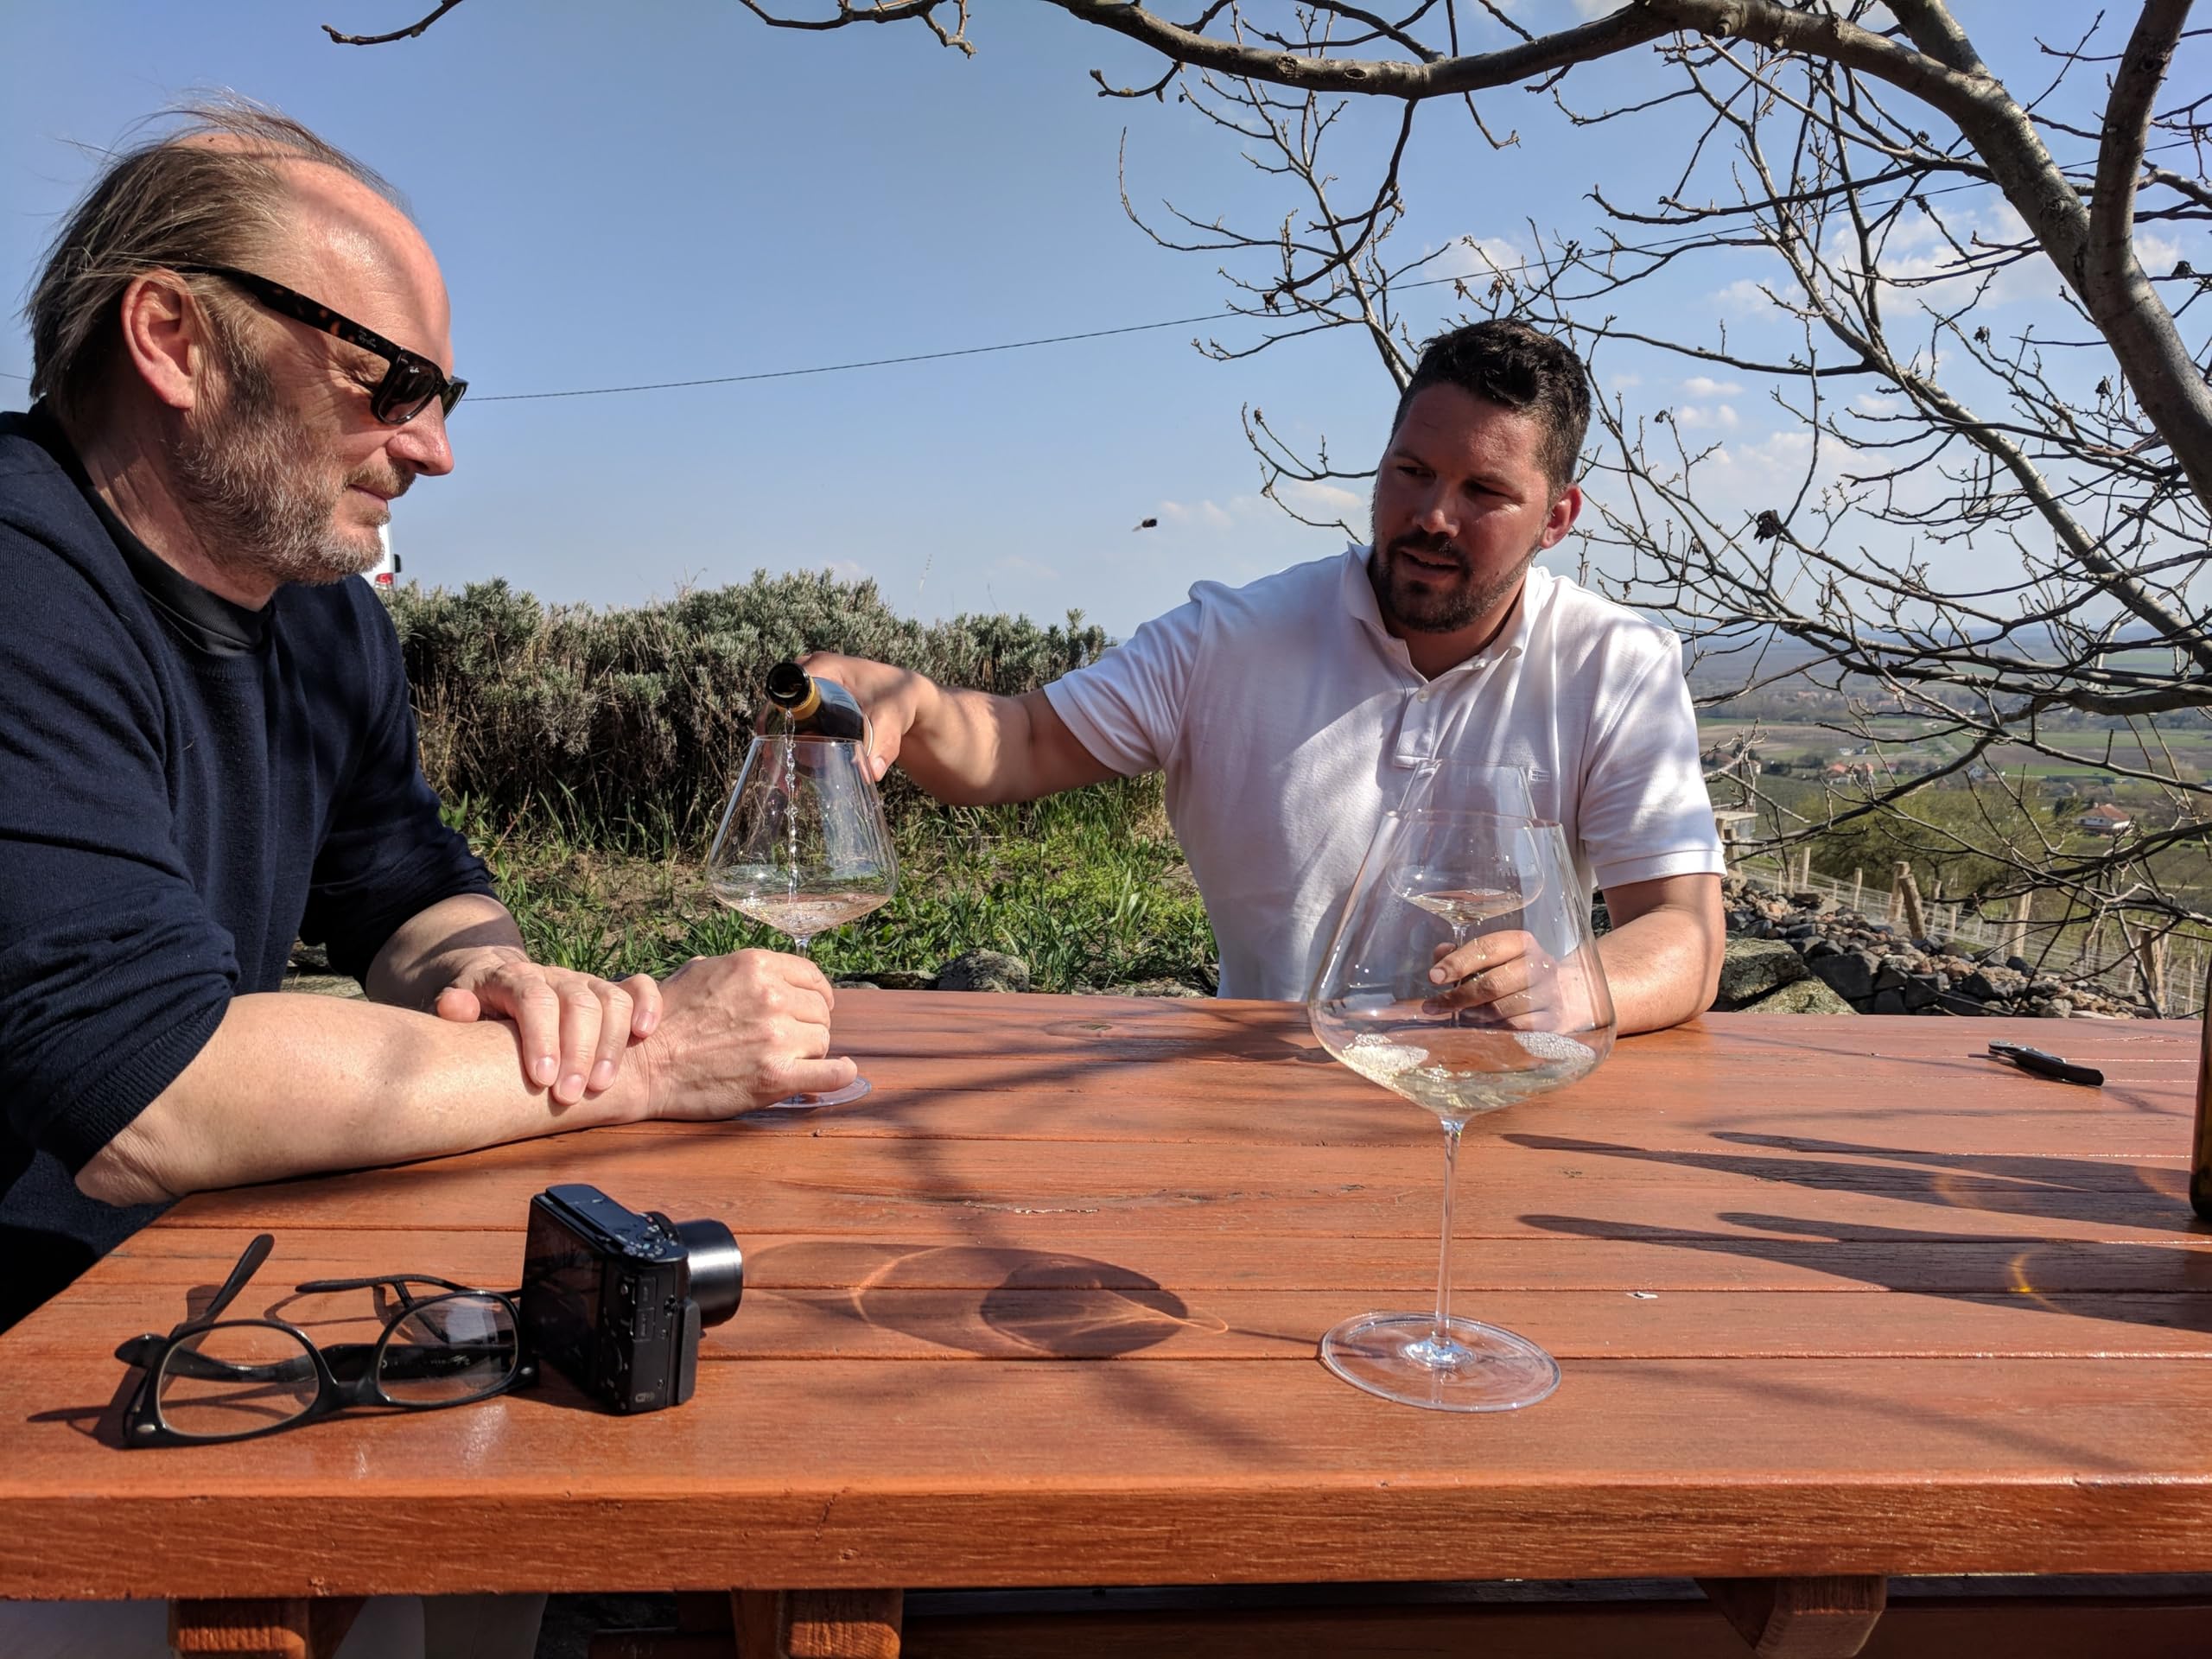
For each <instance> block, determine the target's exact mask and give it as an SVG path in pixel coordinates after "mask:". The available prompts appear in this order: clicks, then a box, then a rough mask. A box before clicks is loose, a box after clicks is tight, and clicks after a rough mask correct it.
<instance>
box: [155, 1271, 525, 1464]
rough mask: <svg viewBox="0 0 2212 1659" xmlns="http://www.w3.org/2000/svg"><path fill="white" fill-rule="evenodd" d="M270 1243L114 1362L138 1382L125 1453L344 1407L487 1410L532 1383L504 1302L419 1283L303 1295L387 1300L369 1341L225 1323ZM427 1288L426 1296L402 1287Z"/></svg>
mask: <svg viewBox="0 0 2212 1659" xmlns="http://www.w3.org/2000/svg"><path fill="white" fill-rule="evenodd" d="M275 1244H276V1240H275V1239H274V1238H273V1237H272V1236H270V1235H269V1234H267V1233H262V1234H259V1235H257V1236H256V1237H255V1238H254V1240H253V1242H252V1243H250V1244H248V1245H247V1246H246V1247H245V1255H241V1256H239V1257H238V1265H237V1266H236V1267H234V1268H232V1269H231V1276H230V1277H229V1278H228V1279H226V1280H225V1281H223V1287H222V1288H221V1289H220V1290H219V1291H217V1292H216V1293H215V1300H213V1302H211V1303H209V1304H208V1306H207V1312H205V1313H202V1314H201V1315H200V1317H199V1318H197V1319H187V1320H186V1321H185V1322H184V1323H183V1324H182V1325H178V1326H177V1327H176V1328H175V1330H173V1331H171V1332H169V1333H168V1335H167V1336H166V1337H162V1336H156V1335H153V1334H151V1333H150V1332H149V1334H147V1335H145V1336H142V1337H133V1338H131V1339H130V1341H128V1342H126V1343H124V1344H123V1345H122V1346H121V1347H119V1348H118V1349H117V1350H116V1351H115V1357H117V1358H118V1359H119V1360H121V1361H123V1362H124V1363H125V1364H126V1365H135V1366H137V1367H139V1368H140V1369H141V1370H143V1371H144V1372H145V1373H146V1377H145V1381H144V1382H143V1383H140V1384H139V1386H138V1391H137V1394H136V1395H133V1396H132V1399H131V1402H130V1408H129V1410H128V1411H127V1412H126V1413H125V1414H124V1430H123V1433H124V1445H125V1446H183V1445H204V1444H206V1443H208V1442H210V1441H215V1440H252V1439H254V1438H256V1437H257V1436H258V1435H263V1434H274V1433H277V1432H278V1431H279V1430H282V1429H287V1428H297V1427H300V1426H301V1425H302V1424H303V1423H311V1422H314V1421H316V1420H318V1419H319V1418H323V1417H327V1416H329V1415H330V1414H332V1413H333V1412H337V1411H343V1410H344V1409H346V1408H347V1407H349V1406H381V1407H385V1408H390V1409H392V1410H396V1411H436V1410H439V1409H441V1408H444V1407H447V1406H465V1405H468V1404H471V1403H473V1402H476V1401H479V1400H488V1399H490V1398H491V1397H492V1396H493V1395H499V1394H505V1393H506V1392H507V1391H508V1390H509V1389H515V1388H518V1387H521V1386H523V1385H524V1384H525V1383H530V1382H532V1381H534V1380H535V1379H536V1377H537V1367H536V1365H535V1363H533V1362H532V1361H531V1359H530V1358H529V1357H527V1356H526V1355H525V1354H524V1351H523V1344H522V1338H521V1321H520V1319H519V1318H518V1316H517V1313H516V1310H515V1304H514V1300H513V1298H512V1297H511V1296H508V1295H506V1294H504V1293H502V1292H499V1291H492V1290H471V1289H469V1288H468V1287H467V1286H465V1285H456V1284H454V1283H452V1282H450V1281H448V1280H444V1279H434V1278H431V1277H429V1275H427V1274H419V1273H410V1274H384V1275H380V1276H378V1277H376V1278H371V1279H316V1280H311V1281H308V1283H306V1284H304V1285H300V1286H297V1287H296V1290H297V1291H298V1292H299V1293H300V1294H302V1295H321V1294H327V1293H332V1292H338V1291H347V1290H370V1289H379V1290H386V1291H389V1293H390V1294H391V1299H392V1300H393V1302H394V1304H395V1306H393V1307H392V1308H391V1311H390V1313H389V1314H388V1315H386V1317H385V1324H384V1332H383V1334H382V1335H380V1336H379V1337H378V1338H377V1339H376V1340H375V1341H374V1342H346V1343H337V1344H332V1345H330V1346H328V1347H321V1348H318V1347H317V1346H316V1345H315V1343H314V1342H313V1340H311V1339H310V1338H308V1334H307V1332H304V1331H302V1330H301V1329H300V1328H299V1327H298V1326H297V1325H289V1324H287V1323H285V1322H284V1321H283V1320H282V1319H224V1318H223V1317H222V1313H223V1311H224V1310H225V1309H226V1308H227V1307H228V1306H230V1305H231V1304H232V1302H233V1301H235V1300H237V1299H238V1294H239V1293H240V1292H241V1291H243V1290H244V1289H245V1287H246V1281H248V1280H250V1279H251V1278H252V1277H253V1274H254V1270H255V1269H256V1268H258V1267H260V1265H261V1264H262V1263H263V1262H265V1261H267V1260H268V1259H269V1253H270V1249H272V1248H274V1246H275ZM414 1286H429V1287H435V1294H431V1295H428V1296H424V1295H420V1294H416V1291H415V1290H413V1289H411V1288H410V1287H414Z"/></svg>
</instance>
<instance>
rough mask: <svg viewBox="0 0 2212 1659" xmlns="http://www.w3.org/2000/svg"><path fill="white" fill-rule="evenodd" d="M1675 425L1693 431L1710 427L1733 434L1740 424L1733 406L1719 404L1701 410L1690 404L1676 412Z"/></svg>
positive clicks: (1697, 406)
mask: <svg viewBox="0 0 2212 1659" xmlns="http://www.w3.org/2000/svg"><path fill="white" fill-rule="evenodd" d="M1737 424H1738V423H1737V419H1736V410H1735V407H1734V405H1732V404H1716V405H1714V406H1713V408H1712V409H1709V410H1708V409H1703V408H1700V406H1699V405H1697V404H1685V405H1684V406H1683V407H1682V408H1681V409H1678V410H1675V425H1677V426H1686V427H1689V428H1691V429H1696V428H1699V427H1708V428H1712V429H1716V430H1719V431H1722V432H1731V431H1733V430H1734V429H1736V426H1737Z"/></svg>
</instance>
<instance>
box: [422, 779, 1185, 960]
mask: <svg viewBox="0 0 2212 1659" xmlns="http://www.w3.org/2000/svg"><path fill="white" fill-rule="evenodd" d="M448 818H449V820H451V821H453V822H454V823H455V824H456V825H457V826H458V827H460V828H461V829H463V830H464V832H466V833H467V835H468V836H469V837H470V840H471V841H472V842H473V843H474V845H475V846H476V848H477V849H478V850H479V851H480V852H481V853H482V854H483V855H484V857H485V861H486V862H487V863H488V864H489V865H490V866H491V867H492V872H493V876H494V878H495V879H496V880H497V881H498V882H499V892H500V895H501V897H502V898H503V899H505V902H506V904H507V906H508V908H509V909H510V910H512V912H514V914H515V918H516V920H517V922H518V924H519V925H521V927H522V931H523V938H524V941H525V942H526V943H527V944H529V946H530V948H531V954H532V955H533V956H534V957H537V959H538V960H540V961H542V962H550V963H556V964H558V965H560V966H563V967H569V968H576V969H584V970H586V971H588V972H592V973H596V974H601V975H604V976H610V977H618V978H619V977H621V976H625V975H628V974H632V973H651V974H666V973H669V972H671V971H672V970H673V969H676V968H677V967H678V966H680V965H681V964H682V963H683V962H684V961H685V960H687V959H688V958H690V957H694V956H712V955H718V954H721V953H722V952H726V951H730V950H743V949H747V948H748V947H754V946H760V947H766V948H769V949H788V948H789V947H788V944H787V942H786V941H785V939H784V938H782V936H781V935H779V934H776V933H774V932H772V931H769V930H768V929H766V928H763V927H761V926H760V925H757V924H755V923H753V922H749V921H747V919H746V918H743V917H741V916H738V915H736V914H734V913H733V912H728V911H726V910H724V909H722V908H721V907H720V906H717V905H716V904H715V901H714V899H712V897H711V896H710V895H709V893H708V892H707V888H706V885H705V881H704V880H703V877H702V872H701V863H702V857H703V855H704V852H705V849H704V847H703V845H702V846H691V845H688V844H686V842H685V840H684V838H683V837H682V836H678V835H677V833H676V832H675V831H674V829H673V826H672V824H671V822H670V821H669V820H668V819H667V818H666V817H659V818H657V819H655V820H652V821H647V822H626V823H620V824H617V825H615V826H613V828H612V829H596V830H593V829H585V828H583V827H582V821H581V819H580V818H579V817H572V816H569V815H566V814H564V812H563V810H562V809H561V808H560V807H559V806H558V805H557V804H556V805H554V806H552V807H550V808H543V809H541V810H537V811H536V812H533V813H532V814H531V815H530V817H528V818H527V819H525V820H522V821H518V822H511V823H506V824H504V825H493V824H492V823H488V822H486V817H485V815H484V814H483V813H481V812H480V811H479V810H475V809H474V807H473V806H472V804H470V803H469V802H468V801H467V800H465V799H464V800H459V801H455V802H454V803H453V804H450V805H449V807H448ZM892 823H893V839H894V841H895V842H896V843H897V846H898V850H899V894H898V897H897V898H895V899H893V901H892V902H891V903H890V904H889V905H888V906H885V908H883V909H882V910H880V911H878V912H875V914H874V915H873V916H870V917H868V918H866V919H864V920H862V921H860V922H856V923H855V924H853V925H850V926H849V927H844V928H840V929H838V930H836V931H833V932H829V933H825V934H823V935H822V936H820V937H819V938H817V939H816V940H815V941H814V946H813V950H812V952H811V954H812V956H813V957H814V959H815V960H816V961H817V962H818V963H821V964H822V967H823V970H824V971H825V972H827V973H829V975H830V976H832V977H833V978H862V977H866V976H868V975H871V974H879V973H892V972H902V973H913V974H925V975H934V974H935V973H936V972H937V971H938V969H940V968H942V967H943V966H944V963H946V962H948V961H949V960H950V959H951V958H952V957H957V956H959V955H961V954H963V952H966V951H969V950H1002V951H1005V952H1007V953H1008V954H1010V955H1014V956H1017V957H1021V958H1022V959H1023V960H1024V961H1025V962H1027V963H1028V965H1029V970H1030V976H1031V983H1032V984H1033V987H1034V988H1036V989H1038V990H1040V991H1055V992H1071V991H1082V990H1096V989H1103V988H1106V987H1109V986H1119V985H1128V984H1133V983H1142V982H1153V981H1161V980H1173V981H1177V982H1180V983H1183V984H1185V985H1188V986H1191V987H1192V988H1195V989H1200V990H1211V989H1212V988H1213V985H1214V982H1215V977H1214V976H1215V969H1214V947H1213V935H1212V931H1211V929H1210V928H1209V926H1208V925H1207V922H1206V917H1205V906H1203V905H1202V904H1200V902H1199V900H1198V890H1197V887H1196V886H1195V885H1194V884H1193V883H1192V880H1191V876H1190V872H1189V870H1188V868H1186V867H1185V864H1184V861H1183V855H1182V853H1181V850H1180V849H1179V848H1178V847H1177V846H1176V844H1175V840H1174V837H1173V835H1172V834H1171V833H1170V831H1169V829H1168V826H1167V822H1166V815H1165V814H1164V812H1163V811H1162V810H1161V808H1160V788H1159V785H1158V783H1157V781H1156V780H1149V779H1146V780H1135V781H1132V782H1127V783H1118V784H1103V785H1096V786H1094V787H1092V788H1089V789H1084V790H1078V791H1072V792H1071V793H1070V794H1067V795H1064V796H1060V797H1058V798H1054V799H1052V800H1049V801H1040V802H1036V803H1033V804H1029V805H1027V806H1007V807H993V808H944V807H937V806H934V805H932V804H929V803H925V802H909V803H903V804H899V805H897V806H895V807H894V810H893V813H892Z"/></svg>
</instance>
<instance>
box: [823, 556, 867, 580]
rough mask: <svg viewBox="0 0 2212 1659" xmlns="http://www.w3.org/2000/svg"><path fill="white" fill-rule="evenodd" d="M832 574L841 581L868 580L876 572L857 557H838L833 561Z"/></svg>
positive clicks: (831, 565) (830, 569)
mask: <svg viewBox="0 0 2212 1659" xmlns="http://www.w3.org/2000/svg"><path fill="white" fill-rule="evenodd" d="M829 574H830V575H833V576H835V577H836V579H837V580H838V581H840V582H866V581H868V579H869V578H870V577H871V576H873V575H874V574H875V573H874V571H872V570H870V569H868V567H867V566H866V565H864V564H862V563H861V562H860V561H859V560H857V559H837V560H834V561H832V562H831V563H830V565H829Z"/></svg>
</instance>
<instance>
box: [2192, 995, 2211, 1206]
mask: <svg viewBox="0 0 2212 1659" xmlns="http://www.w3.org/2000/svg"><path fill="white" fill-rule="evenodd" d="M2206 990H2207V992H2208V993H2212V978H2208V979H2207V981H2206ZM2199 1018H2200V1020H2201V1021H2202V1026H2203V1030H2202V1033H2201V1034H2200V1035H2199V1036H2198V1038H2197V1041H2196V1145H2195V1146H2193V1147H2191V1148H2190V1155H2189V1202H2190V1207H2191V1208H2193V1209H2194V1210H2195V1211H2196V1213H2197V1214H2198V1215H2199V1216H2201V1217H2202V1218H2203V1219H2205V1220H2206V1221H2212V1007H2207V1008H2206V1009H2205V1010H2204V1012H2203V1014H2202V1015H2201V1016H2199Z"/></svg>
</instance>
